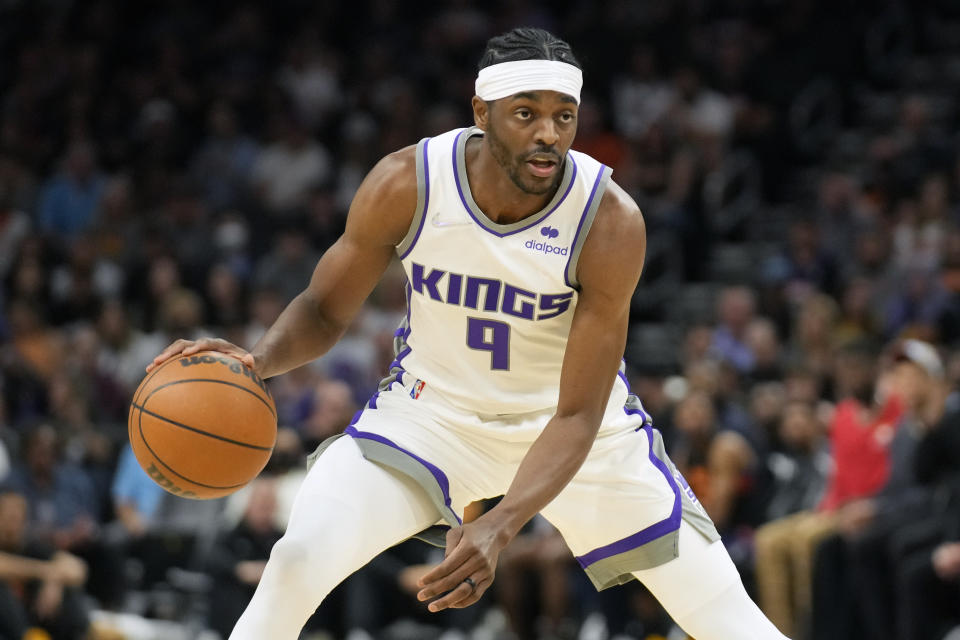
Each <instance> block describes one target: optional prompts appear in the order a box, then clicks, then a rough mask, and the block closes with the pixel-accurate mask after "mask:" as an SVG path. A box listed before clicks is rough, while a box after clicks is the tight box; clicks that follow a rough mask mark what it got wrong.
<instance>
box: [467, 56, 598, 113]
mask: <svg viewBox="0 0 960 640" xmlns="http://www.w3.org/2000/svg"><path fill="white" fill-rule="evenodd" d="M582 87H583V72H582V71H580V69H578V68H576V67H575V66H573V65H572V64H567V63H566V62H560V61H558V60H516V61H514V62H501V63H499V64H492V65H490V66H489V67H484V68H483V69H480V73H479V74H477V83H476V92H477V95H478V96H480V97H481V98H482V99H484V100H499V99H500V98H506V97H507V96H512V95H513V94H515V93H520V92H521V91H538V90H544V89H546V90H550V91H559V92H560V93H566V94H567V95H571V96H573V98H574V99H575V100H576V101H577V104H580V89H581V88H582Z"/></svg>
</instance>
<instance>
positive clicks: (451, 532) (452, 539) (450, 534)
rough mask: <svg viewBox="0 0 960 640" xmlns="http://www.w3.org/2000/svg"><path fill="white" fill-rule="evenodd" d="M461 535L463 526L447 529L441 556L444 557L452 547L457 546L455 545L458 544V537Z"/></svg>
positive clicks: (451, 550)
mask: <svg viewBox="0 0 960 640" xmlns="http://www.w3.org/2000/svg"><path fill="white" fill-rule="evenodd" d="M462 537H463V527H452V528H451V529H448V530H447V546H446V548H445V549H444V550H443V557H444V558H446V557H447V556H449V555H450V554H451V553H452V552H453V550H454V549H456V548H457V545H458V544H460V539H461V538H462Z"/></svg>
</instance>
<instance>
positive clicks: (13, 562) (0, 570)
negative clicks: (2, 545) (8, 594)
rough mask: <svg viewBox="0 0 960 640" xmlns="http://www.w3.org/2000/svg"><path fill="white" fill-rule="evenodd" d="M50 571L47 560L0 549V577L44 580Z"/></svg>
mask: <svg viewBox="0 0 960 640" xmlns="http://www.w3.org/2000/svg"><path fill="white" fill-rule="evenodd" d="M50 573H51V565H50V563H49V562H44V561H43V560H34V559H33V558H24V557H23V556H18V555H15V554H12V553H4V552H2V551H0V579H15V580H46V579H47V578H48V577H49V576H50Z"/></svg>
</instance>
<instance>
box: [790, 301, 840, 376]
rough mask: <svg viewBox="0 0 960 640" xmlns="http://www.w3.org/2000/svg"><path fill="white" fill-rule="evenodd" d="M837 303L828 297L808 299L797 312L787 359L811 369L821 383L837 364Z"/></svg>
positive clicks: (800, 305)
mask: <svg viewBox="0 0 960 640" xmlns="http://www.w3.org/2000/svg"><path fill="white" fill-rule="evenodd" d="M836 320H837V303H836V302H834V300H833V298H831V297H830V296H827V295H825V294H819V293H818V294H813V295H810V296H808V297H806V298H805V299H804V300H803V301H802V302H801V303H800V304H799V305H798V307H797V308H796V312H795V314H794V319H793V321H794V330H793V334H792V337H793V339H792V340H791V344H790V345H789V347H788V352H787V358H788V359H789V360H790V361H792V362H795V363H797V364H799V365H802V366H803V367H804V368H806V369H809V370H810V371H812V372H813V373H814V374H815V375H817V376H819V377H820V379H821V380H824V379H826V378H827V377H828V376H829V372H830V366H831V363H832V361H833V353H834V346H835V345H834V343H833V335H834V334H833V328H834V324H835V323H836Z"/></svg>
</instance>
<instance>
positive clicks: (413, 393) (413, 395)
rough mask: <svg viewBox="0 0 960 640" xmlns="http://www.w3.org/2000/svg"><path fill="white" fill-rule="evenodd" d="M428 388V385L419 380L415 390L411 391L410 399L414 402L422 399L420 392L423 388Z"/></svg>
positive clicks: (414, 385)
mask: <svg viewBox="0 0 960 640" xmlns="http://www.w3.org/2000/svg"><path fill="white" fill-rule="evenodd" d="M425 386H427V383H426V382H424V381H423V380H417V381H416V382H414V383H413V389H410V397H411V398H413V399H414V400H416V399H418V398H419V397H420V392H421V391H423V388H424V387H425Z"/></svg>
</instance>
